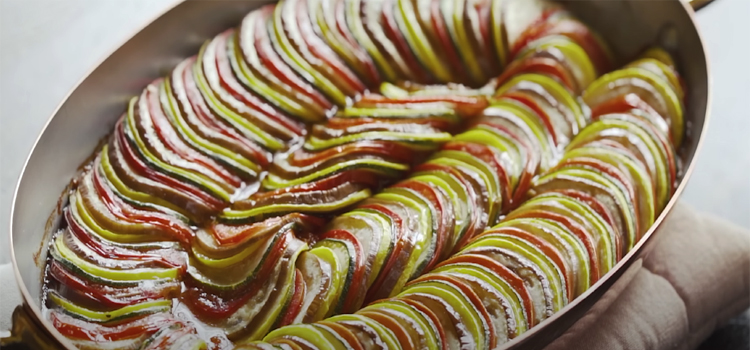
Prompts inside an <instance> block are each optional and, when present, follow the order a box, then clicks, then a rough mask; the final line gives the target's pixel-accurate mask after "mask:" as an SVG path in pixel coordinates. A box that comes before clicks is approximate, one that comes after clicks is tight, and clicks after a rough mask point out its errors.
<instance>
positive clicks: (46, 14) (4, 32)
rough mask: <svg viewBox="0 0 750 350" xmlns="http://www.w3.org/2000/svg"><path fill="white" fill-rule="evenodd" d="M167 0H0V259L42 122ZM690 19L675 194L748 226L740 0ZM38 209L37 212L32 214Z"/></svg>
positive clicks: (747, 110)
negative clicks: (698, 135) (693, 51)
mask: <svg viewBox="0 0 750 350" xmlns="http://www.w3.org/2000/svg"><path fill="white" fill-rule="evenodd" d="M644 1H649V0H644ZM652 1H657V0H652ZM659 1H663V0H659ZM173 2H174V0H64V1H63V0H0V264H2V263H6V262H8V261H9V260H10V257H9V256H8V254H9V253H8V239H7V235H8V216H9V213H10V204H11V197H12V194H13V190H14V187H15V183H16V181H17V179H18V175H19V173H20V170H21V167H22V165H23V162H24V160H25V159H26V156H27V154H28V152H29V150H30V149H31V146H32V144H33V142H34V140H35V139H36V136H37V134H38V133H39V132H40V130H41V128H42V126H43V125H44V123H45V121H46V120H47V118H48V117H49V115H50V114H51V113H52V111H53V110H54V108H55V107H56V106H57V104H58V103H59V102H60V101H61V100H62V99H63V98H64V97H65V95H66V94H67V92H68V91H69V90H70V89H71V88H72V87H73V86H74V85H75V84H76V83H77V82H78V81H79V80H80V79H81V78H82V77H83V75H84V74H86V73H87V72H88V71H89V70H90V69H91V68H92V66H93V65H94V64H96V63H97V62H99V61H101V60H102V59H103V58H105V57H106V56H107V54H108V53H109V52H111V51H112V50H114V49H116V46H117V45H119V43H121V42H123V40H125V39H127V38H128V37H129V36H130V35H131V34H133V33H134V32H135V31H136V30H137V29H138V28H140V27H141V26H143V25H144V24H145V23H147V22H148V21H149V20H150V19H151V18H152V17H153V16H154V15H156V14H158V13H160V12H161V11H163V10H164V9H166V8H168V7H169V6H170V4H171V3H173ZM698 20H699V25H700V27H701V29H702V31H703V35H704V37H705V39H706V42H707V45H708V53H709V57H710V61H711V70H712V72H713V84H714V85H713V87H714V90H713V92H714V95H713V97H714V100H713V109H712V111H711V113H712V118H711V122H710V124H711V125H710V128H709V131H708V135H707V139H706V141H705V144H704V148H703V150H702V152H701V153H700V155H699V157H698V158H699V159H698V164H697V166H696V170H695V173H694V174H693V177H692V179H691V180H690V184H689V186H688V188H687V191H686V193H685V194H684V196H683V199H682V200H683V201H686V202H688V203H690V204H691V205H693V206H694V207H697V208H699V209H701V210H705V211H709V212H712V213H714V214H717V215H718V216H720V217H723V218H726V219H728V220H730V221H733V222H734V223H736V224H739V225H742V226H744V227H747V228H750V41H748V38H747V35H748V34H750V0H716V2H715V3H714V4H711V5H709V6H708V7H706V8H705V9H703V10H702V11H700V13H699V14H698ZM59 190H60V189H58V188H50V191H59ZM47 215H48V213H46V212H45V213H39V216H40V220H41V219H42V218H46V217H47Z"/></svg>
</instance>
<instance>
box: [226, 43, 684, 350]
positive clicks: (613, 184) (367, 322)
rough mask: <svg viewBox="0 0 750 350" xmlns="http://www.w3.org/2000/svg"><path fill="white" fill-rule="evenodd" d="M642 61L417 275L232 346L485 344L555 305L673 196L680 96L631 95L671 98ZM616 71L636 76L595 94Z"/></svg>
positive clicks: (587, 95) (593, 278) (588, 282)
mask: <svg viewBox="0 0 750 350" xmlns="http://www.w3.org/2000/svg"><path fill="white" fill-rule="evenodd" d="M660 55H666V53H664V52H661V54H660ZM650 62H653V61H651V59H649V58H645V59H639V60H637V61H635V62H634V63H633V64H631V65H629V66H628V67H626V68H623V69H621V70H618V71H615V72H612V73H609V74H605V75H604V76H602V77H601V78H599V79H598V80H597V81H595V82H594V83H593V84H592V85H591V86H590V87H589V88H588V89H587V90H586V91H585V92H584V95H583V96H584V99H587V100H589V101H591V100H593V99H596V101H599V103H601V104H609V105H610V106H618V108H619V106H620V101H623V100H624V101H628V100H631V101H632V100H633V99H634V98H633V97H632V95H635V96H638V97H639V103H638V104H637V105H635V104H634V105H628V107H629V108H624V107H622V109H623V110H621V111H617V112H616V113H603V114H597V113H595V114H594V115H593V122H592V123H591V125H589V126H587V127H585V128H584V129H583V130H582V131H581V132H580V133H578V134H577V135H575V136H574V137H573V139H572V141H571V142H570V144H568V145H567V147H566V150H565V153H564V155H563V157H562V159H561V160H560V161H559V162H557V163H556V164H554V165H553V166H552V167H551V168H549V169H547V170H546V171H544V172H543V173H542V174H541V176H539V177H537V178H535V179H534V180H533V181H532V186H531V189H530V190H529V191H528V200H526V201H525V202H524V203H523V204H521V205H520V206H519V207H518V208H515V209H514V210H512V211H511V212H509V213H508V214H507V215H506V216H505V217H504V218H502V219H501V220H500V222H499V223H498V224H497V225H494V226H493V227H492V228H491V229H489V230H487V231H485V232H482V233H481V234H478V235H476V236H474V237H472V238H471V239H469V240H468V241H467V242H466V244H463V245H461V246H459V247H458V251H457V252H456V253H455V254H453V255H452V256H451V257H450V258H448V259H447V260H445V261H443V262H441V263H439V264H437V265H436V267H435V268H433V269H432V270H431V271H429V273H427V274H424V275H422V276H420V277H417V278H416V279H413V280H412V281H410V282H408V283H407V284H406V285H405V286H404V287H403V288H402V289H401V290H400V291H397V293H394V295H393V296H392V297H390V298H384V299H380V300H376V301H374V302H372V303H371V304H369V305H367V306H366V307H364V308H363V309H361V310H359V311H357V312H355V313H354V314H351V315H339V316H333V317H330V318H328V319H325V320H323V321H320V322H316V323H313V324H304V325H302V324H300V325H292V326H287V327H282V328H279V329H277V330H275V331H273V332H271V333H270V334H268V335H267V336H266V337H265V338H264V342H254V343H248V344H245V345H241V346H240V347H239V348H242V349H266V348H271V347H272V346H289V347H290V348H296V347H297V346H299V347H300V348H306V349H307V348H313V349H339V348H340V349H344V348H355V349H366V348H367V349H369V348H377V347H378V344H387V345H386V347H387V348H391V349H418V348H430V349H439V348H442V349H454V348H456V349H458V348H467V349H469V348H483V349H489V348H496V347H499V346H501V345H502V344H503V343H505V342H507V341H509V340H510V339H512V338H514V337H517V336H519V335H520V334H522V333H524V332H525V331H527V330H528V329H530V328H531V327H534V326H535V325H537V324H539V323H540V322H542V321H544V320H545V319H546V318H548V317H550V316H551V315H553V314H554V313H555V312H557V311H559V310H560V309H562V308H563V307H565V305H567V304H568V303H569V302H571V301H572V300H574V299H575V298H576V297H578V296H579V295H581V294H582V293H584V292H585V291H586V290H587V289H588V288H589V287H590V286H592V285H593V284H594V283H596V282H597V281H598V280H599V279H600V278H601V277H602V276H604V274H606V273H607V272H608V271H609V270H610V269H612V268H613V267H614V265H615V264H616V263H617V261H618V260H619V259H620V258H622V256H623V255H624V254H626V253H627V252H628V251H629V250H630V249H632V248H633V246H634V245H635V244H637V242H638V240H639V239H640V238H641V237H642V236H643V235H644V234H645V233H646V231H647V230H648V229H649V228H650V226H651V224H652V223H653V221H654V219H655V217H656V215H658V214H659V213H660V212H661V210H662V209H663V208H664V206H665V204H666V200H667V199H668V198H669V196H670V195H671V194H672V193H673V191H674V184H675V182H674V178H673V175H672V174H673V173H672V172H670V171H669V170H668V169H669V168H670V167H671V165H669V164H673V163H674V157H675V152H674V146H675V142H674V141H673V139H672V138H671V136H670V135H672V134H673V129H672V128H663V126H664V125H675V124H682V120H681V109H682V101H681V100H679V99H677V100H676V102H677V103H676V104H675V106H676V108H677V111H678V112H679V113H674V114H659V113H655V112H654V108H653V107H652V106H651V105H650V104H649V103H647V102H643V101H646V100H648V101H664V100H666V99H669V98H670V97H669V94H675V95H676V94H678V93H679V90H677V89H678V88H677V85H675V84H672V85H671V86H670V83H669V81H668V80H667V79H666V76H665V75H662V76H660V77H658V78H654V79H653V80H650V81H649V80H646V79H645V78H642V77H643V76H648V75H647V73H645V72H643V71H640V70H641V69H642V70H647V69H646V68H635V69H636V70H634V68H633V67H642V66H641V64H643V63H650ZM661 63H662V64H659V65H658V66H662V65H663V66H664V67H669V69H670V70H669V72H671V73H672V74H674V67H673V66H670V65H669V61H666V60H664V61H662V62H661ZM649 65H650V64H649ZM623 76H630V77H632V78H631V79H632V80H635V79H642V81H643V82H645V83H644V84H634V86H633V87H631V88H621V89H612V90H610V92H609V93H608V94H609V95H608V96H606V97H604V96H601V95H599V94H600V93H601V90H599V87H600V86H603V85H609V86H613V85H611V84H617V83H618V81H619V80H620V79H623V78H622V77H623ZM675 77H676V75H675ZM632 80H631V81H632ZM659 85H661V86H659ZM662 87H663V88H664V89H669V90H670V92H668V93H665V92H664V91H665V90H664V89H662ZM501 90H502V89H501ZM631 94H632V95H631ZM623 97H624V98H623ZM593 107H594V110H596V107H598V106H597V105H596V104H593ZM490 108H492V107H490ZM656 118H659V119H656ZM659 193H666V197H665V198H659V195H658V194H659Z"/></svg>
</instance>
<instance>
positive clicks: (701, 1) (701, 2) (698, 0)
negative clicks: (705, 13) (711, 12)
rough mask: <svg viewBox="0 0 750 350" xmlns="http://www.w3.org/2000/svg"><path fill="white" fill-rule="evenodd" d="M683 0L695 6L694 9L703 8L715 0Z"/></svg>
mask: <svg viewBox="0 0 750 350" xmlns="http://www.w3.org/2000/svg"><path fill="white" fill-rule="evenodd" d="M682 1H683V2H686V3H688V4H689V5H690V7H692V8H693V10H695V11H698V10H700V9H702V8H703V7H704V6H706V5H708V4H710V3H712V2H714V0H682Z"/></svg>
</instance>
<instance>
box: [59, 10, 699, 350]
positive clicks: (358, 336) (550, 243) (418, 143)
mask: <svg viewBox="0 0 750 350" xmlns="http://www.w3.org/2000/svg"><path fill="white" fill-rule="evenodd" d="M611 66H612V57H611V54H610V53H609V51H608V50H607V48H606V46H605V45H604V44H603V43H602V41H601V40H600V39H599V38H598V37H597V35H596V34H595V33H593V32H592V31H591V30H589V29H588V28H587V27H586V26H585V25H584V24H582V23H581V22H579V21H578V20H576V19H575V18H573V17H572V16H571V15H570V14H569V13H567V12H566V11H565V10H564V9H563V8H562V7H560V6H559V5H556V4H554V3H550V2H546V1H542V0H534V1H527V0H505V1H498V0H493V1H484V0H479V1H465V0H458V1H456V0H285V1H282V2H280V3H279V4H275V5H267V6H264V7H262V8H260V9H258V10H256V11H253V12H251V13H250V14H248V15H247V16H246V17H245V18H244V20H243V21H242V23H241V24H240V26H239V27H238V28H236V29H231V30H228V31H226V32H223V33H221V34H219V35H218V36H216V37H215V38H214V39H212V40H210V41H208V42H206V43H205V44H204V45H203V47H202V48H201V50H200V52H199V53H198V55H197V56H195V57H191V58H188V59H186V60H184V61H182V62H181V63H180V64H179V65H178V66H177V67H176V68H175V69H174V70H173V71H172V72H171V73H170V74H169V75H168V76H167V77H165V78H163V79H158V80H156V81H154V82H152V83H151V84H149V85H148V86H147V87H146V88H145V89H144V90H143V92H142V93H141V95H140V96H138V97H134V98H133V99H132V100H131V101H130V103H129V104H128V106H127V109H126V112H125V113H124V114H123V116H122V117H121V118H120V119H119V120H118V122H117V123H116V125H115V128H114V131H113V133H112V135H111V137H110V138H109V140H108V142H107V144H106V145H105V146H104V147H103V148H102V149H101V150H100V151H99V153H98V154H97V155H96V157H95V159H94V160H93V161H92V163H90V164H89V165H88V166H87V167H86V168H85V169H84V170H83V171H82V173H81V175H80V176H79V177H78V178H76V180H75V182H74V184H73V189H72V190H71V192H70V196H69V200H70V203H69V205H68V206H67V207H66V208H65V210H64V220H63V225H62V227H61V229H60V230H59V231H58V232H57V233H56V234H55V235H54V238H53V240H52V242H51V243H50V254H49V259H48V266H47V269H46V274H45V293H46V297H45V303H46V305H47V307H48V309H47V314H48V318H49V319H50V320H51V321H52V323H53V324H54V325H55V327H56V328H57V329H58V330H60V332H62V333H63V334H64V335H65V336H67V337H69V338H70V339H71V340H72V341H73V342H74V344H75V345H77V346H79V347H81V348H90V349H98V348H109V349H132V348H141V349H205V348H217V349H221V348H228V347H231V346H232V345H233V344H232V342H233V341H234V342H238V343H246V342H248V341H254V340H259V339H263V338H264V337H265V339H266V340H269V341H272V343H274V344H276V345H283V346H287V347H291V348H307V347H310V346H312V347H318V348H342V347H345V345H346V344H349V345H352V346H354V347H355V348H370V347H373V346H374V347H386V348H399V347H406V348H409V347H414V348H455V347H460V346H467V345H468V344H469V343H465V342H467V341H468V342H470V343H471V344H473V345H474V346H478V347H482V348H484V347H494V346H495V345H499V344H501V343H503V342H504V341H505V340H507V339H510V338H512V337H514V336H516V335H518V334H520V333H522V332H523V331H525V330H526V329H528V328H529V327H531V326H533V325H534V324H536V323H538V322H540V321H541V320H543V319H544V318H545V317H547V316H549V315H550V314H551V313H552V312H554V311H556V310H558V309H559V308H561V307H562V306H563V305H565V304H566V303H567V302H569V301H570V300H572V299H573V298H574V297H575V296H576V295H578V294H580V293H581V292H582V291H584V290H585V289H586V288H588V287H589V286H590V285H591V284H592V283H594V282H595V281H596V280H597V278H599V277H600V276H602V275H603V274H604V273H606V271H607V270H609V269H610V268H611V267H612V265H613V264H614V263H615V262H616V261H617V259H619V257H621V256H622V254H624V253H626V252H627V251H628V249H630V248H632V246H633V245H634V244H635V243H636V242H637V240H638V239H639V238H640V236H642V234H643V232H644V231H645V230H646V229H647V228H648V227H649V226H650V224H651V222H653V219H654V217H655V214H656V213H658V211H659V210H660V209H661V208H663V206H664V205H665V203H666V201H667V200H668V199H669V196H670V195H671V193H672V191H673V185H674V183H675V177H676V161H675V158H674V150H673V145H679V143H680V142H681V140H682V138H683V137H684V136H683V134H684V132H683V128H684V124H683V123H682V98H683V96H684V91H683V86H682V82H681V81H680V78H679V76H678V75H677V73H676V70H675V68H674V63H673V62H672V61H671V59H670V58H669V56H668V54H666V53H664V52H663V51H660V50H658V49H655V50H651V51H649V52H647V53H646V54H645V55H644V58H643V59H641V60H638V61H636V62H633V63H632V64H630V65H629V66H628V67H627V68H626V69H623V70H621V71H617V72H614V73H610V74H608V75H605V76H604V77H603V78H601V79H599V80H596V79H597V77H598V76H599V75H601V74H603V73H606V72H607V70H608V69H610V67H611ZM503 69H504V70H503ZM595 80H596V81H595ZM587 86H590V87H589V88H588V89H585V88H586V87H587ZM611 86H617V88H616V89H612V88H610V87H611ZM584 89H585V91H584ZM375 91H378V92H379V93H376V92H375ZM579 96H580V97H581V98H579ZM581 101H585V104H582V103H581ZM586 105H588V106H590V107H591V109H589V108H588V107H587V106H586ZM592 117H593V118H594V119H595V120H596V122H595V123H594V124H593V125H592V126H589V127H586V125H587V124H589V123H590V121H591V119H592ZM537 174H544V175H543V176H541V177H539V178H536V179H535V178H534V177H535V175H537ZM407 175H409V177H408V178H407V179H405V180H401V179H403V178H404V177H405V176H407ZM399 180H400V181H399ZM529 189H531V190H529ZM380 190H382V191H380ZM378 191H380V193H378V194H376V195H373V193H376V192H378ZM530 197H532V198H531V199H530V200H529V198H530ZM632 203H635V205H631V206H628V204H632ZM513 209H515V210H513ZM511 210H513V211H511ZM332 215H335V216H332ZM331 218H332V220H329V219H331ZM488 227H494V228H493V229H491V230H490V231H488V232H485V233H482V232H483V231H486V230H487V228H488ZM495 245H496V246H497V247H495V248H492V249H489V250H487V246H493V247H494V246H495ZM467 249H468V250H471V252H467ZM456 254H457V255H456ZM448 258H449V259H448ZM445 259H448V260H447V261H444V260H445ZM426 272H429V273H428V274H426V275H424V274H425V273H426ZM529 286H531V287H529ZM383 298H388V299H383ZM375 300H377V301H376V302H375V303H373V304H370V305H369V306H367V307H365V308H364V309H362V310H360V308H361V307H362V306H363V305H365V304H367V303H371V302H373V301H375ZM483 303H485V304H486V305H484V304H483ZM480 306H481V307H480ZM357 310H360V311H358V312H357V313H354V314H342V313H352V312H355V311H357ZM453 311H455V312H453ZM334 315H336V316H334ZM301 322H302V323H307V324H300V323H301ZM311 322H312V323H311ZM282 326H284V327H282ZM279 327H282V328H279ZM277 328H279V329H278V330H275V331H274V329H277ZM269 332H271V333H270V335H268V333H269ZM431 332H432V333H431ZM230 339H231V341H230ZM253 344H254V345H252V346H258V347H267V346H270V345H269V344H267V343H253ZM355 344H358V345H355Z"/></svg>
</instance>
